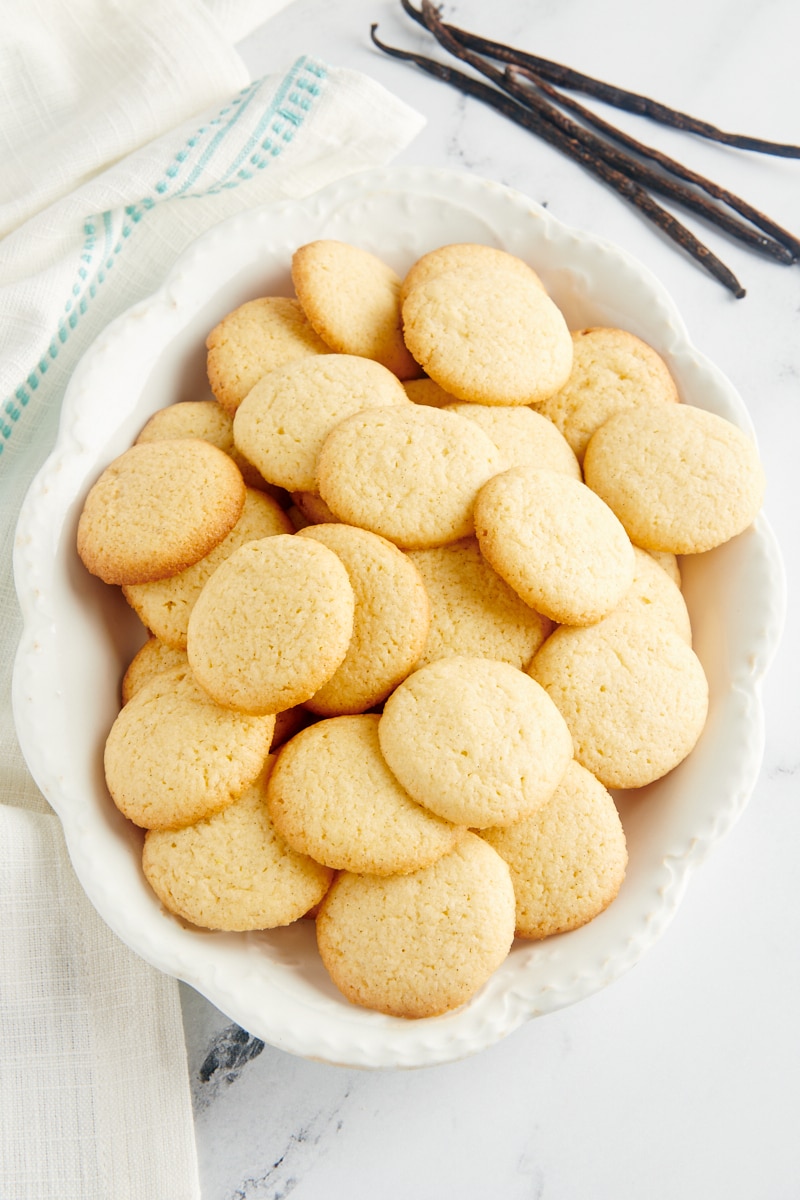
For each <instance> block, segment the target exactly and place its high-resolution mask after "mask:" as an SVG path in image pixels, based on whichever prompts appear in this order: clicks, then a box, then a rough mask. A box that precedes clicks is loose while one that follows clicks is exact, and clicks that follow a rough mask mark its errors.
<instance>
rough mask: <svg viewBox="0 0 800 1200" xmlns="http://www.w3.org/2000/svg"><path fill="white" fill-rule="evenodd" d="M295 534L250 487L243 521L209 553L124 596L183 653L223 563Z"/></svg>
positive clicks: (164, 639)
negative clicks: (201, 600) (264, 541)
mask: <svg viewBox="0 0 800 1200" xmlns="http://www.w3.org/2000/svg"><path fill="white" fill-rule="evenodd" d="M291 532H292V523H291V521H290V520H289V518H288V517H287V515H286V513H285V512H284V511H283V509H282V508H281V507H280V506H279V505H278V504H277V502H276V501H275V500H273V499H272V498H271V497H270V496H267V495H265V494H264V493H263V492H259V491H256V490H255V489H253V488H248V489H247V494H246V496H245V502H244V508H243V509H242V513H241V516H240V517H239V520H238V521H237V522H236V524H235V525H234V527H233V529H232V530H231V531H230V533H229V534H228V535H227V536H226V537H224V538H223V539H222V541H221V542H220V543H219V545H217V546H215V547H214V549H213V550H212V551H211V552H210V553H209V554H207V555H206V556H205V557H204V558H201V559H200V561H199V562H196V563H193V564H192V566H191V567H187V568H186V570H185V571H179V572H178V574H177V575H171V576H170V577H169V578H168V579H158V580H155V581H154V582H153V583H132V584H129V585H128V586H127V587H124V588H123V589H122V591H123V595H124V596H125V599H126V600H127V601H128V603H129V604H130V606H131V608H132V609H133V610H134V612H135V613H136V614H137V616H138V617H139V618H140V619H141V621H142V622H143V623H144V624H145V625H146V626H147V628H148V629H149V630H150V631H151V633H153V634H155V636H156V637H157V638H159V639H160V641H162V642H164V643H166V645H168V646H173V647H174V648H175V649H178V650H183V649H185V648H186V639H187V634H188V629H189V617H190V616H191V613H192V609H193V608H194V606H195V604H196V602H197V598H198V596H199V595H200V593H201V592H202V590H203V588H204V587H205V585H206V583H207V582H208V580H209V579H210V578H211V576H212V575H213V574H214V572H215V571H216V569H217V567H218V566H219V565H220V563H223V562H224V561H225V559H227V558H230V556H231V554H233V552H234V550H238V548H239V546H243V545H245V543H246V542H253V541H256V540H257V539H258V538H264V537H274V536H275V535H276V534H279V533H291Z"/></svg>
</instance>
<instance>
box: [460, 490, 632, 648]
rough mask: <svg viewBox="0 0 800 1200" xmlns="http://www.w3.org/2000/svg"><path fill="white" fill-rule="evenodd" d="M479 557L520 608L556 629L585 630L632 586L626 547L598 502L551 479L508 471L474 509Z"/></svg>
mask: <svg viewBox="0 0 800 1200" xmlns="http://www.w3.org/2000/svg"><path fill="white" fill-rule="evenodd" d="M475 532H476V535H477V538H478V542H479V544H480V548H481V553H482V554H484V555H485V557H486V558H487V559H488V561H489V562H490V563H491V565H492V566H493V567H494V569H495V571H497V573H498V575H500V576H502V578H503V579H505V581H506V583H508V584H509V586H510V587H512V588H513V589H514V591H515V592H517V594H518V595H519V596H521V597H522V599H523V600H524V601H525V603H526V604H530V606H531V607H532V608H535V609H536V611H537V612H542V613H544V614H545V616H548V617H550V618H551V620H553V621H556V622H558V623H559V624H567V625H588V624H590V623H591V622H592V621H597V620H599V619H600V618H601V617H603V616H605V615H606V614H607V613H609V612H611V611H612V609H613V608H615V607H616V605H617V604H618V603H619V602H620V600H621V599H622V597H623V596H624V595H625V593H626V592H627V590H628V588H629V587H630V586H631V583H632V582H633V547H632V546H631V543H630V540H629V539H628V536H627V534H626V533H625V530H624V529H623V527H622V525H621V524H620V522H619V521H618V520H617V518H616V517H615V516H614V513H613V512H612V511H611V509H610V508H608V507H607V506H606V505H605V504H604V503H603V502H602V500H600V499H599V497H598V496H596V495H595V494H594V492H591V491H590V490H589V488H588V487H586V486H585V484H583V483H581V482H580V481H579V480H577V479H571V478H569V477H568V476H567V475H563V474H559V473H557V472H555V471H537V470H533V469H532V468H530V467H512V468H511V470H509V471H504V472H503V473H502V474H500V475H496V476H495V477H494V479H490V480H489V482H488V483H487V484H486V485H485V486H484V487H483V488H482V489H481V491H480V493H479V494H478V499H477V501H476V503H475Z"/></svg>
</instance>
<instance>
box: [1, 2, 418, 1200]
mask: <svg viewBox="0 0 800 1200" xmlns="http://www.w3.org/2000/svg"><path fill="white" fill-rule="evenodd" d="M286 3H287V0H205V2H203V0H137V4H136V5H135V6H134V5H127V4H124V3H120V0H70V3H67V2H66V0H4V12H3V24H4V31H3V36H2V38H0V163H2V170H0V219H1V220H2V222H3V223H4V225H3V227H4V228H5V230H6V233H5V237H4V239H3V240H2V241H1V242H0V446H2V450H0V614H1V615H2V623H1V624H0V754H1V755H2V759H1V762H2V770H1V771H0V1197H2V1198H3V1200H6V1198H8V1200H51V1198H52V1200H56V1198H57V1200H72V1198H73V1197H74V1198H75V1200H78V1198H80V1200H142V1198H144V1197H146V1198H147V1200H196V1197H198V1196H199V1186H198V1180H197V1164H196V1156H195V1149H194V1139H193V1134H192V1124H191V1105H190V1098H189V1086H188V1079H187V1075H186V1057H185V1049H184V1042H183V1031H182V1025H181V1017H180V1005H179V997H178V985H177V984H176V982H175V981H174V980H172V979H168V978H166V977H165V976H162V975H161V974H159V973H158V972H157V971H155V970H153V969H152V968H151V967H149V966H147V965H146V964H145V963H144V962H142V961H141V960H140V959H138V958H137V957H136V956H135V955H134V954H133V953H132V952H131V951H129V950H128V949H127V948H126V947H125V946H124V945H122V944H121V943H120V942H119V941H118V940H117V939H116V937H115V936H114V935H113V934H112V933H111V932H110V931H109V930H108V929H107V927H106V926H105V925H104V923H103V922H102V921H101V920H100V919H99V917H97V915H96V914H95V912H94V910H93V909H92V908H91V906H90V904H89V903H88V901H87V900H86V898H85V897H84V895H83V893H82V891H81V889H80V886H79V884H78V883H77V880H76V879H75V876H74V873H73V872H72V869H71V867H70V864H69V860H68V857H67V854H66V850H65V847H64V841H63V837H62V834H61V829H60V826H59V824H58V821H57V818H56V817H55V816H54V815H53V814H52V813H51V811H50V809H49V808H48V806H47V804H46V802H45V801H44V799H43V798H42V797H41V795H40V794H39V792H38V789H37V788H36V786H35V784H34V782H33V780H32V779H31V777H30V775H29V774H28V771H27V769H26V766H25V763H24V761H23V758H22V755H21V753H20V750H19V748H18V745H17V742H16V738H15V735H14V729H13V717H12V712H11V698H10V696H11V673H12V664H13V656H14V652H15V648H16V644H17V641H18V638H19V633H20V616H19V612H18V607H17V604H16V600H15V596H14V593H13V584H12V580H11V552H12V545H13V531H14V526H15V523H16V518H17V514H18V511H19V508H20V505H21V503H22V501H23V497H24V493H25V491H26V489H27V487H28V485H29V484H30V482H31V480H32V479H33V477H34V475H35V473H36V471H37V470H38V469H39V467H40V466H41V464H42V463H43V462H44V460H45V458H46V457H47V454H48V453H49V451H50V449H51V448H52V445H53V442H54V440H55V436H56V432H57V424H58V414H59V409H60V404H61V399H62V397H63V393H64V388H65V386H66V384H67V382H68V380H69V378H70V375H71V374H72V371H73V370H74V367H75V365H76V363H77V361H78V359H79V358H80V356H81V354H82V353H83V352H84V350H85V349H86V348H87V347H88V346H89V345H90V343H91V342H92V341H93V340H94V338H96V337H97V335H98V334H99V333H100V332H101V331H102V329H103V328H104V327H105V326H106V325H107V324H108V322H109V321H110V320H112V319H113V318H114V317H115V316H117V315H118V314H119V313H121V312H123V311H124V310H125V309H127V308H128V307H129V306H130V305H131V304H133V303H135V302H137V301H139V300H141V299H142V298H143V297H145V296H146V295H148V294H150V293H151V292H152V291H153V290H154V289H155V288H156V287H157V286H158V285H159V284H160V282H161V280H162V279H163V277H164V275H165V273H166V272H167V271H168V270H169V269H170V267H171V265H172V264H173V262H174V261H175V260H176V258H177V257H178V256H179V255H180V254H181V253H182V251H183V250H184V249H185V248H186V246H187V245H188V244H189V243H190V242H191V241H192V240H194V238H196V237H197V236H198V235H199V234H201V233H202V232H203V231H204V230H206V229H207V228H209V227H210V226H211V225H213V224H216V223H217V222H218V221H220V220H222V219H224V218H225V217H228V216H230V215H232V214H233V213H235V212H237V211H240V210H241V209H243V208H248V207H253V206H255V205H260V204H263V203H266V202H269V201H271V200H276V199H283V198H286V197H293V196H302V195H307V194H309V193H311V192H313V191H314V190H316V189H317V188H318V187H320V186H323V185H324V184H326V183H328V182H330V181H332V180H334V179H337V178H340V177H342V176H345V175H347V174H349V173H352V172H354V171H357V170H359V169H362V168H366V167H372V166H379V165H381V164H383V163H385V162H387V161H389V160H390V159H391V158H392V157H393V156H394V155H395V154H397V153H398V152H399V151H400V150H401V149H402V148H403V147H405V146H406V145H407V144H408V143H409V142H410V141H411V140H412V139H413V138H414V136H415V135H416V133H417V132H418V131H419V129H420V128H421V126H422V118H421V117H420V116H419V115H418V114H416V113H414V112H413V111H412V110H410V109H409V108H408V107H407V106H406V105H404V104H403V103H401V102H400V101H399V100H397V99H396V98H395V97H393V96H391V95H390V94H389V93H387V92H386V91H385V89H383V88H382V87H381V86H380V85H378V84H377V83H376V82H375V81H373V80H371V79H369V78H367V77H365V76H364V75H361V74H358V73H356V72H352V71H348V70H344V69H339V68H336V67H332V66H329V65H327V64H324V63H322V62H319V61H315V60H313V59H310V58H307V57H302V56H301V57H298V59H297V60H296V61H295V62H294V63H293V64H291V65H288V66H287V65H286V64H278V63H276V64H275V68H276V69H275V73H274V74H270V75H269V76H267V77H265V78H262V79H256V80H253V81H250V80H249V79H248V77H247V73H246V71H245V68H244V66H243V64H242V62H241V60H240V59H239V57H238V55H237V54H236V52H235V49H234V46H233V40H234V39H235V38H237V37H242V36H244V35H245V34H246V33H247V32H249V31H250V29H251V28H253V27H254V26H255V25H257V24H259V23H260V22H261V21H263V20H265V19H266V18H267V17H268V16H269V15H270V13H271V12H274V11H276V10H277V9H279V8H282V7H283V6H284V5H285V4H286ZM226 29H228V30H231V33H230V34H226ZM192 114H195V115H192ZM66 147H71V148H70V149H68V150H67V149H66ZM113 402H114V398H113V396H109V404H113ZM42 736H43V737H46V736H47V731H46V729H43V730H42Z"/></svg>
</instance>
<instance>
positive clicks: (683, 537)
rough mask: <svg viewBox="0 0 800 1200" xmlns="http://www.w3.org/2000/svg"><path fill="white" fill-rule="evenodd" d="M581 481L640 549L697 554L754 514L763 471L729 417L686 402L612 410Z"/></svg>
mask: <svg viewBox="0 0 800 1200" xmlns="http://www.w3.org/2000/svg"><path fill="white" fill-rule="evenodd" d="M584 471H585V475H586V482H587V484H588V485H589V487H591V488H592V489H593V490H594V491H595V492H597V494H598V495H599V496H601V497H602V498H603V500H605V502H606V504H608V505H609V507H610V508H612V509H613V510H614V512H615V513H616V514H617V516H618V517H619V519H620V521H621V522H622V524H623V525H624V526H625V528H626V529H627V531H628V534H629V536H630V539H631V541H632V542H634V543H635V544H636V545H637V546H642V547H643V548H644V549H645V550H670V551H672V553H673V554H700V553H702V552H703V551H705V550H712V549H713V548H714V547H715V546H720V545H722V544H723V543H724V542H727V541H728V540H729V539H730V538H732V537H735V536H736V534H738V533H741V532H742V531H743V530H745V529H746V528H747V527H748V525H750V524H751V523H752V521H753V520H754V518H755V517H756V515H757V513H758V511H759V509H760V507H761V503H762V500H763V496H764V471H763V468H762V466H761V463H760V461H759V458H758V451H757V450H756V447H755V444H754V442H753V441H752V440H751V438H749V437H748V436H747V434H746V433H743V432H742V430H741V429H739V428H738V427H737V426H736V425H734V424H733V423H732V422H731V421H726V420H725V419H724V418H723V417H719V416H717V415H716V414H715V413H710V412H706V411H705V409H702V408H694V407H692V406H690V405H688V404H660V405H658V406H656V407H650V408H643V409H637V408H631V409H625V410H624V411H622V412H619V413H616V414H615V416H613V417H610V418H609V420H608V421H606V422H605V424H604V425H601V427H600V428H599V429H598V430H597V432H596V433H595V434H594V435H593V436H592V439H591V441H590V442H589V445H588V446H587V448H586V455H585V458H584Z"/></svg>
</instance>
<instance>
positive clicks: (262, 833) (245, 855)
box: [142, 756, 333, 931]
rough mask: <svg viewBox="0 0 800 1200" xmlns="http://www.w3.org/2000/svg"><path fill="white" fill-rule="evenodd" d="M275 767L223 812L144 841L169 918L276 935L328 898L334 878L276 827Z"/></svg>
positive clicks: (146, 861)
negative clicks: (270, 796)
mask: <svg viewBox="0 0 800 1200" xmlns="http://www.w3.org/2000/svg"><path fill="white" fill-rule="evenodd" d="M274 761H275V760H274V756H270V757H269V758H268V760H267V765H266V766H265V768H264V770H263V771H262V772H261V774H260V775H259V777H258V779H257V780H255V782H254V783H252V784H250V786H249V787H247V788H246V789H245V790H244V792H243V793H242V795H241V796H239V798H238V799H236V800H234V801H233V803H232V804H230V805H228V807H227V808H226V809H224V810H223V811H222V812H219V813H216V814H214V815H213V816H211V817H206V818H205V819H204V820H203V821H198V822H197V823H196V824H194V825H188V826H186V827H185V828H183V829H177V830H155V829H152V830H149V831H148V833H147V834H146V835H145V839H144V848H143V850H142V868H143V870H144V874H145V878H146V879H147V882H148V883H149V884H150V886H151V887H152V889H153V891H154V892H155V893H156V895H157V896H158V898H159V899H160V901H161V903H162V904H163V905H164V907H165V908H167V909H169V911H170V912H172V913H175V914H176V915H177V916H179V917H182V918H183V919H184V920H186V921H191V922H192V924H194V925H199V926H200V927H201V928H204V929H223V930H237V931H244V930H247V929H275V928H277V927H278V926H282V925H290V924H291V923H292V921H296V920H297V919H298V918H299V917H302V916H303V915H304V914H305V913H307V912H308V910H309V909H310V908H312V907H313V906H314V905H315V904H318V903H319V902H320V900H321V899H322V897H323V896H324V895H325V893H326V891H327V890H328V888H329V887H330V883H331V880H332V878H333V871H331V870H330V869H329V868H327V867H324V866H321V865H320V863H318V862H314V861H313V859H311V858H309V857H308V856H307V855H305V854H298V853H297V852H296V851H295V850H292V849H291V847H290V846H288V845H287V844H286V842H285V841H284V839H283V838H282V837H281V836H280V834H278V833H277V832H276V830H275V828H274V826H273V824H272V821H271V819H270V816H269V811H268V809H267V803H266V788H267V780H268V778H269V774H270V771H271V769H272V766H273V764H274Z"/></svg>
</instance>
